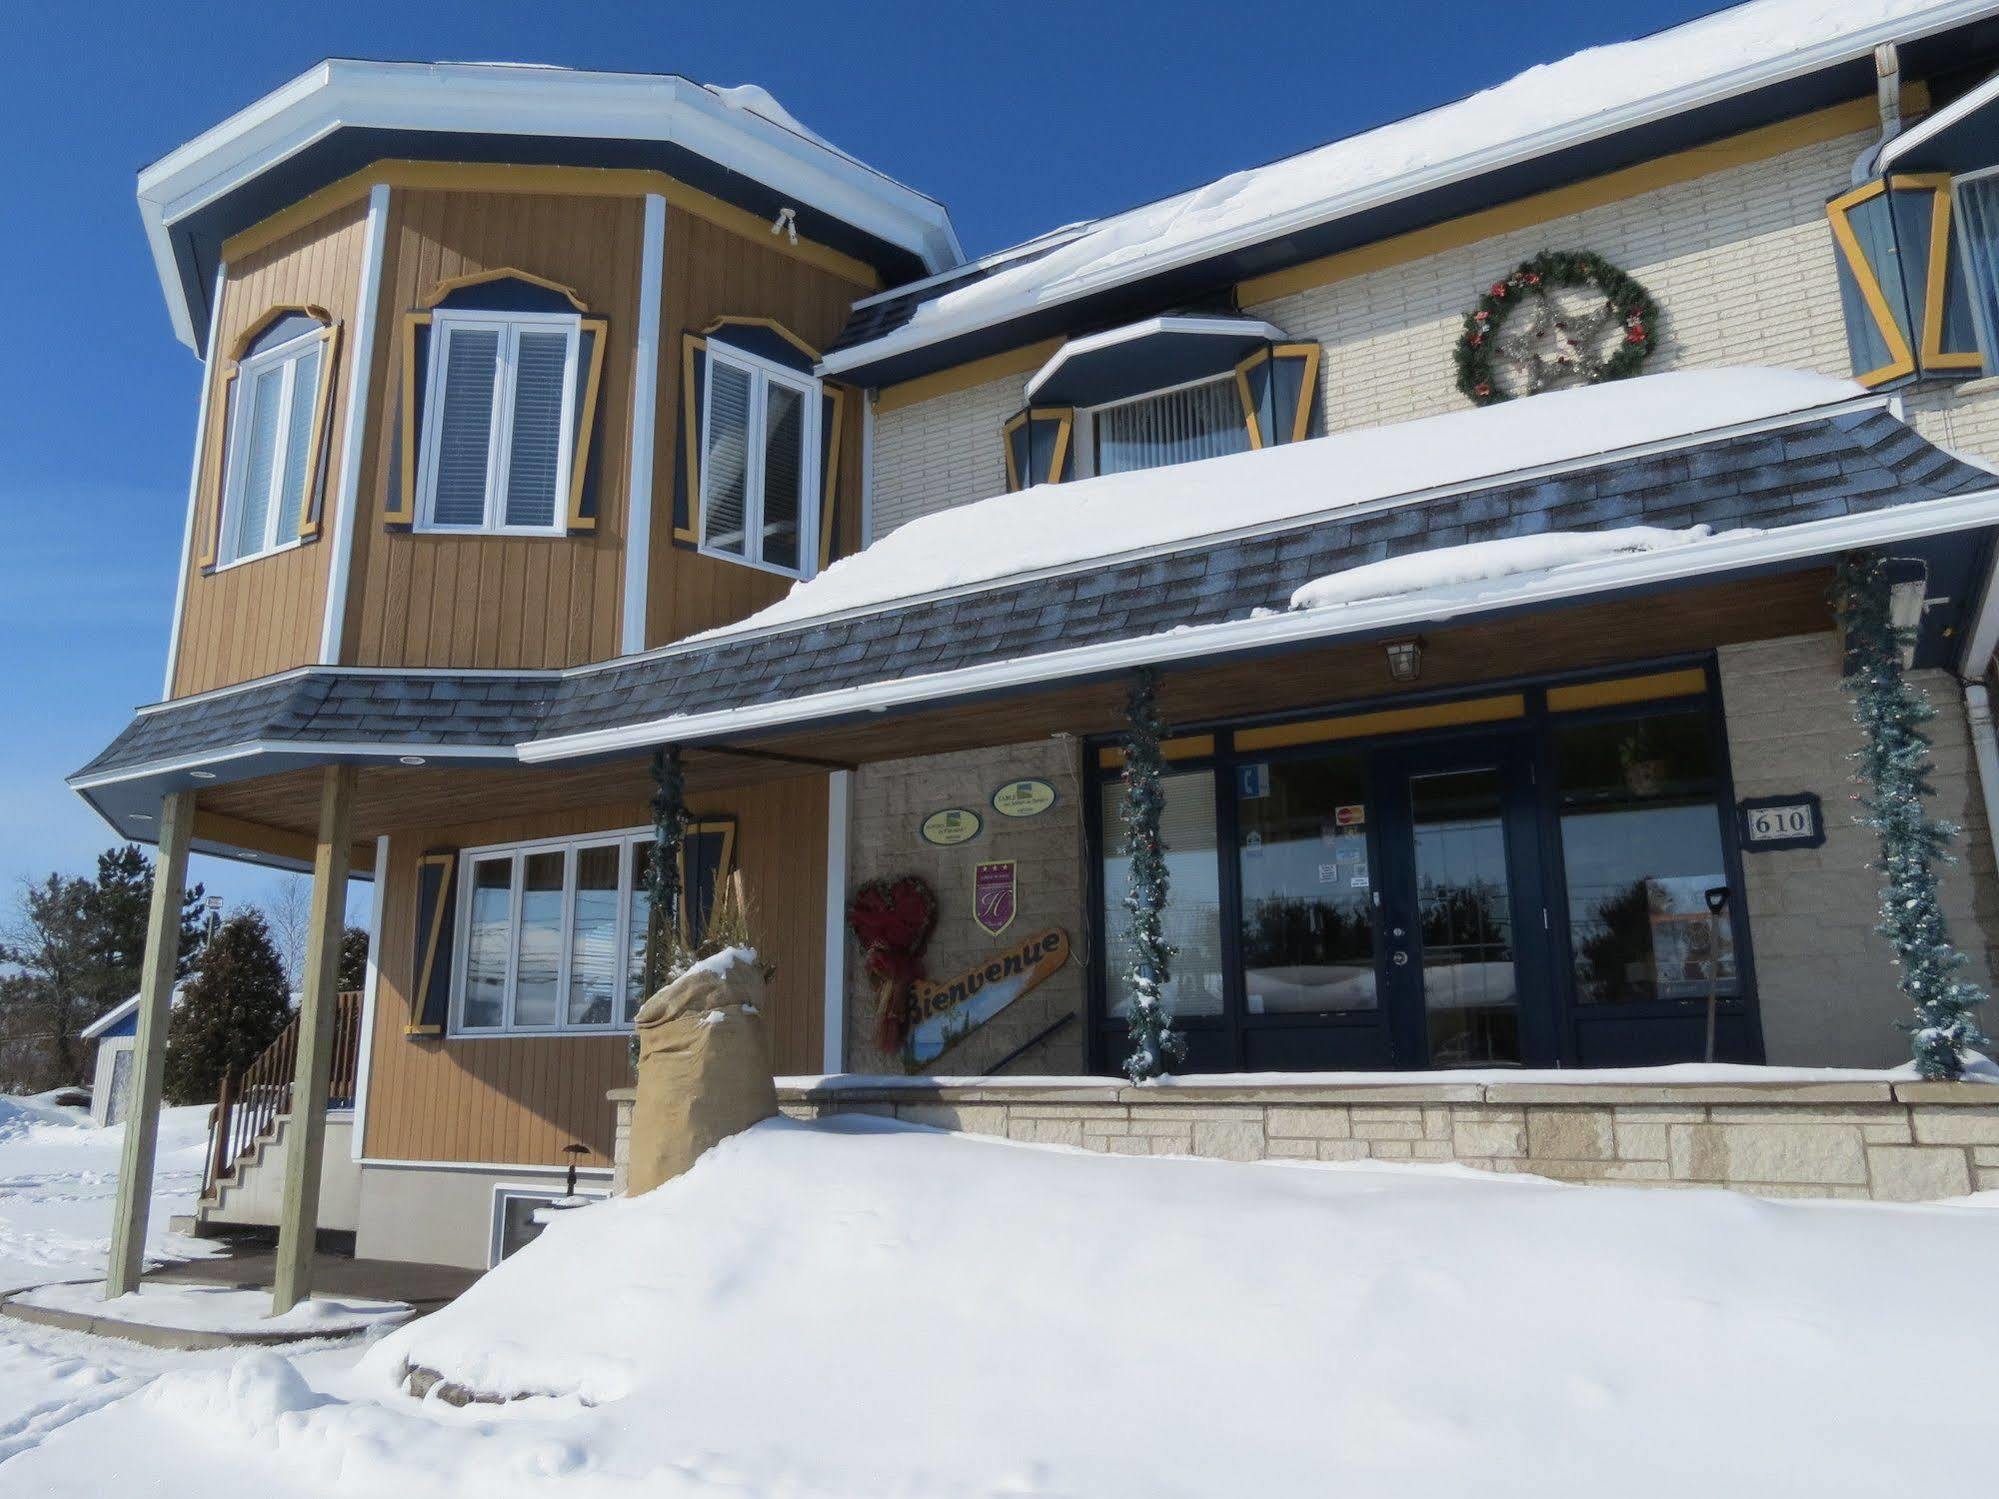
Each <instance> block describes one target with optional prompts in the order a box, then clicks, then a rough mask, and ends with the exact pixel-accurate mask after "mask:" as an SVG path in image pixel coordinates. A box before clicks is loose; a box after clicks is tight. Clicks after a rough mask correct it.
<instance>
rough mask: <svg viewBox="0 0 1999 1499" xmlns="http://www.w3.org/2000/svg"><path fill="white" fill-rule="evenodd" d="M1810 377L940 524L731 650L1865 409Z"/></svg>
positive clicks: (1411, 430) (1259, 458) (1038, 500)
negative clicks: (1666, 446)
mask: <svg viewBox="0 0 1999 1499" xmlns="http://www.w3.org/2000/svg"><path fill="white" fill-rule="evenodd" d="M1867 394H1868V393H1867V392H1866V391H1865V390H1864V389H1863V388H1862V387H1860V386H1859V385H1856V384H1854V383H1853V382H1852V381H1850V380H1835V379H1831V378H1829V377H1827V376H1824V375H1815V374H1809V373H1806V372H1803V371H1799V370H1769V369H1721V370H1680V371H1675V372H1673V373H1670V374H1663V375H1645V376H1641V377H1639V378H1637V379H1632V380H1623V381H1617V382H1614V383H1611V384H1606V385H1594V386H1587V387H1584V388H1581V389H1577V390H1568V391H1558V392H1553V393H1550V394H1547V395H1540V396H1534V397H1531V398H1529V399H1526V400H1518V401H1508V402H1504V403H1502V404H1500V405H1496V406H1486V407H1478V408H1474V409H1471V410H1467V411H1454V412H1449V413H1447V414H1445V415H1443V416H1431V417H1423V418H1421V419H1419V420H1416V421H1409V422H1397V423H1394V424H1392V425H1389V426H1383V427H1366V428H1362V429H1360V430H1359V431H1355V432H1341V433H1337V434H1335V435H1333V436H1330V437H1320V438H1315V439H1312V440H1310V441H1307V442H1299V443H1290V444H1287V445H1285V446H1282V447H1276V448H1267V449H1263V450H1261V451H1258V452H1249V453H1235V454H1231V455H1229V456H1228V457H1225V458H1208V459H1203V460H1202V461H1200V462H1197V463H1182V464H1176V465H1173V466H1172V467H1168V468H1153V469H1142V470H1139V471H1137V472H1134V473H1124V474H1107V475H1104V476H1102V477H1100V478H1095V479H1082V480H1078V481H1076V482H1073V483H1069V484H1043V485H1036V486H1035V487H1033V488H1031V489H1024V490H1021V491H1019V492H1017V493H1014V494H1005V495H995V496H994V497H993V498H991V499H987V500H980V501H977V502H976V503H974V504H970V505H961V506H958V507H956V508H955V509H951V510H940V511H938V512H936V513H934V514H931V515H926V516H924V517H922V518H921V519H919V520H914V521H911V522H910V523H909V524H907V525H905V526H902V527H900V528H899V529H897V530H895V531H892V532H890V533H889V534H888V535H887V536H885V537H883V538H882V539H881V540H879V541H877V542H875V543H874V544H873V545H872V546H870V547H868V548H867V549H866V550H864V551H861V552H857V553H855V554H854V555H853V556H851V557H847V558H843V559H842V560H841V561H838V562H835V563H834V564H833V565H832V566H831V567H829V568H827V569H826V571H825V572H823V573H821V574H820V575H819V576H818V577H817V578H814V579H813V580H811V581H810V582H807V583H799V584H797V585H795V586H794V587H793V588H792V590H791V592H789V593H788V594H786V595H785V596H784V597H783V598H782V599H780V600H778V601H777V602H776V603H775V604H772V605H770V606H769V607H768V608H765V609H761V610H759V611H758V612H757V613H755V614H752V615H751V616H749V617H748V618H747V619H744V620H741V621H739V622H737V623H735V624H732V625H725V626H723V627H722V628H720V629H717V630H711V631H709V632H707V634H706V635H703V636H697V637H694V638H696V639H712V638H721V637H724V636H729V635H736V634H742V633H746V632H751V631H758V630H765V629H769V628H771V627H772V626H777V625H786V624H793V623H796V622H798V621H801V620H807V619H813V618H817V617H821V616H826V615H834V614H846V613H853V612H857V611H861V610H866V609H872V608H879V607H881V606H882V605H885V604H891V603H896V602H899V601H904V600H910V599H915V598H921V597H925V596H930V595H935V594H938V593H944V592H948V591H951V590H954V589H961V588H969V587H973V586H976V585H984V584H991V583H995V582H998V581H1000V580H1002V579H1013V578H1022V577H1027V576H1030V575H1033V574H1038V573H1046V572H1051V571H1058V570H1060V569H1062V568H1066V567H1074V566H1078V565H1082V564H1093V563H1099V562H1103V561H1106V560H1109V559H1112V558H1117V557H1129V556H1133V555H1137V554H1142V553H1144V552H1146V551H1148V550H1152V549H1164V548H1169V547H1173V546H1178V545H1183V544H1185V543H1188V542H1191V541H1195V540H1197V539H1200V538H1204V537H1216V538H1219V537H1223V536H1229V535H1237V534H1243V533H1248V532H1255V531H1258V530H1263V529H1268V528H1270V527H1273V526H1278V525H1283V524H1287V523H1291V522H1295V521H1299V520H1304V519H1308V518H1310V517H1313V516H1318V515H1330V514H1335V513H1337V512H1339V511H1341V510H1344V509H1348V508H1350V507H1352V506H1355V505H1359V504H1363V503H1367V502H1370V501H1376V500H1384V499H1390V498H1393V497H1396V496H1402V495H1417V494H1423V493H1426V492H1430V491H1435V490H1439V489H1444V488H1448V487H1450V486H1454V485H1467V484H1475V483H1479V482H1483V481H1489V480H1492V479H1495V478H1498V477H1500V476H1502V475H1510V474H1520V473H1526V472H1531V471H1533V470H1537V469H1543V468H1547V467H1551V466H1560V465H1564V464H1573V463H1578V462H1582V461H1585V460H1587V461H1600V460H1601V459H1603V458H1604V457H1605V456H1606V455H1609V454H1613V453H1619V452H1626V451H1630V450H1633V449H1642V448H1645V447H1647V446H1649V445H1653V444H1661V443H1673V442H1678V441H1685V440H1688V439H1690V438H1693V437H1695V436H1699V435H1702V434H1708V433H1714V432H1719V431H1724V430H1727V429H1731V428H1737V427H1742V426H1746V425H1751V424H1754V423H1757V422H1766V421H1771V420H1773V419H1778V418H1787V417H1795V416H1797V415H1799V414H1800V413H1804V412H1809V411H1813V410H1816V409H1819V408H1823V407H1827V406H1837V405H1840V404H1842V403H1845V402H1849V401H1854V400H1857V399H1863V398H1866V397H1867Z"/></svg>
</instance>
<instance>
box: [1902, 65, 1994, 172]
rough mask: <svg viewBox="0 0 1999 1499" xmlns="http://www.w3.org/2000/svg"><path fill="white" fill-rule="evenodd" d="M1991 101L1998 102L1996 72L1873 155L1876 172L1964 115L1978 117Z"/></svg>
mask: <svg viewBox="0 0 1999 1499" xmlns="http://www.w3.org/2000/svg"><path fill="white" fill-rule="evenodd" d="M1994 99H1999V73H1995V74H1994V75H1993V76H1992V77H1990V78H1988V79H1986V80H1985V81H1984V82H1983V83H1981V84H1979V85H1978V87H1977V88H1975V89H1973V90H1972V91H1971V92H1970V93H1968V94H1966V95H1964V97H1963V98H1961V99H1957V100H1954V101H1952V102H1951V103H1950V104H1948V105H1946V106H1945V107H1944V108H1942V109H1940V110H1938V111H1937V112H1936V113H1935V114H1933V115H1931V116H1930V117H1929V118H1928V119H1927V120H1924V121H1923V122H1922V123H1921V124H1920V125H1915V126H1911V127H1910V128H1909V129H1908V130H1905V131H1903V132H1902V134H1900V135H1898V136H1896V137H1895V138H1894V139H1893V140H1891V141H1889V142H1888V143H1887V144H1886V145H1884V146H1882V147H1881V148H1880V150H1879V151H1878V152H1876V153H1875V173H1876V174H1878V173H1881V172H1885V171H1887V170H1888V169H1889V168H1890V167H1892V166H1893V165H1894V164H1895V163H1896V162H1897V161H1899V160H1901V159H1902V157H1904V156H1905V155H1907V154H1908V153H1909V152H1910V151H1913V150H1914V149H1915V148H1916V147H1917V146H1920V145H1921V144H1922V143H1923V142H1924V141H1926V140H1929V139H1931V138H1932V137H1934V136H1935V135H1937V134H1938V133H1939V132H1940V131H1944V130H1948V129H1949V128H1950V127H1951V126H1953V125H1955V124H1956V123H1957V122H1958V121H1959V120H1962V119H1964V118H1965V117H1966V116H1968V115H1974V114H1977V113H1978V111H1979V110H1981V109H1983V108H1985V107H1986V106H1987V105H1988V104H1990V103H1992V101H1993V100H1994Z"/></svg>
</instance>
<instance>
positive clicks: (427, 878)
mask: <svg viewBox="0 0 1999 1499" xmlns="http://www.w3.org/2000/svg"><path fill="white" fill-rule="evenodd" d="M457 893H458V851H457V850H456V849H431V850H430V851H428V852H427V853H425V854H424V856H423V857H422V858H420V859H418V860H417V866H416V951H415V954H414V957H415V961H414V962H413V963H412V964H411V965H410V974H411V979H410V1009H411V1013H412V1014H413V1015H414V1016H415V1017H416V1018H415V1019H414V1020H413V1021H412V1022H411V1024H410V1025H409V1027H408V1034H410V1035H412V1036H441V1035H443V1034H444V1030H445V1025H446V1023H447V1021H448V1019H449V1017H450V1014H451V958H452V947H453V945H454V942H455V939H456V937H457V932H458V922H457V920H456V919H455V917H456V913H455V911H454V910H453V905H454V902H455V900H456V898H457Z"/></svg>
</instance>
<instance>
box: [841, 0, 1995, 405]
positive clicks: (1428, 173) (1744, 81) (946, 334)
mask: <svg viewBox="0 0 1999 1499" xmlns="http://www.w3.org/2000/svg"><path fill="white" fill-rule="evenodd" d="M1995 11H1999V6H1994V5H1993V4H1991V3H1990V0H1950V3H1947V4H1942V5H1934V6H1930V7H1928V8H1927V9H1924V10H1920V11H1916V12H1914V13H1913V14H1909V15H1903V16H1890V17H1887V18H1885V19H1883V20H1880V21H1877V22H1875V23H1874V24H1873V25H1871V26H1865V27H1862V28H1860V29H1859V30H1857V31H1852V32H1848V33H1846V34H1845V35H1842V36H1839V37H1835V38H1833V39H1831V40H1829V41H1824V42H1820V43H1818V44H1817V45H1815V46H1810V47H1800V48H1797V49H1795V50H1793V51H1790V52H1786V53H1785V54H1784V55H1783V56H1781V57H1777V58H1770V59H1766V60H1764V61H1762V62H1759V63H1756V64H1754V65H1753V66H1750V67H1746V68H1738V69H1735V70H1734V71H1732V72H1728V73H1723V74H1719V75H1717V76H1716V77H1713V78H1708V79H1703V80H1702V81H1701V82H1699V83H1697V84H1690V85H1687V86H1685V87H1682V88H1677V89H1671V90H1668V91H1667V92H1665V93H1662V94H1655V95H1653V96H1652V97H1651V98H1648V99H1643V100H1640V101H1638V102H1637V103H1634V104H1627V105H1624V106H1622V107H1621V108H1617V109H1608V110H1601V111H1598V112H1596V113H1593V114H1591V115H1589V116H1587V117H1586V118H1584V119H1580V120H1573V121H1570V122H1568V123H1566V124H1563V125H1560V126H1556V127H1553V128H1551V129H1548V130H1542V131H1537V132H1535V133H1534V134H1532V135H1527V136H1521V137H1519V138H1517V139H1514V140H1508V141H1501V142H1498V143H1496V144H1494V145H1491V146H1487V147H1485V148H1483V149H1481V150H1477V151H1470V152H1467V153H1466V154H1464V155H1463V156H1459V157H1456V158H1454V159H1452V160H1450V161H1446V162H1440V163H1438V164H1437V165H1435V166H1431V167H1426V168H1424V169H1423V170H1421V171H1417V172H1410V173H1405V174H1402V175H1398V176H1395V177H1393V178H1391V179H1390V180H1389V181H1387V182H1385V183H1376V184H1370V185H1369V186H1367V187H1364V188H1362V189H1360V190H1358V191H1353V192H1339V193H1332V194H1329V195H1328V196H1326V197H1324V198H1318V199H1315V200H1313V201H1312V202H1310V203H1304V204H1300V205H1299V206H1298V207H1296V208H1293V209H1291V210H1290V211H1288V212H1286V213H1282V214H1274V215H1272V216H1271V217H1269V218H1267V219H1264V220H1261V221H1260V222H1258V223H1257V224H1256V225H1255V226H1254V227H1253V228H1236V229H1228V230H1222V231H1218V232H1217V233H1215V234H1213V235H1209V236H1206V237H1204V238H1201V239H1197V240H1193V241H1190V242H1188V243H1187V244H1185V245H1182V246H1178V247H1176V248H1174V249H1173V250H1171V251H1168V252H1165V253H1163V254H1160V255H1158V256H1156V257H1155V256H1143V257H1140V258H1137V259H1134V260H1128V261H1123V262H1120V263H1119V264H1117V265H1116V266H1113V267H1112V268H1110V269H1109V270H1106V271H1103V272H1101V273H1099V274H1097V275H1094V276H1090V277H1086V278H1083V279H1081V280H1078V281H1077V282H1076V283H1075V284H1073V285H1071V286H1069V287H1067V288H1065V289H1063V290H1061V291H1059V292H1058V291H1051V292H1046V293H1041V292H1037V293H1034V294H1033V296H1032V299H1031V300H1032V306H1033V308H1034V309H1036V310H1039V309H1043V308H1048V307H1054V306H1060V305H1061V304H1063V303H1066V302H1073V301H1075V300H1077V299H1078V298H1080V297H1086V296H1089V295H1091V294H1092V293H1094V292H1098V291H1102V290H1104V289H1106V288H1108V287H1113V286H1122V285H1124V284H1125V283H1126V282H1130V281H1136V280H1140V279H1142V278H1144V277H1147V276H1152V275H1157V274H1159V273H1161V272H1165V271H1170V270H1174V269H1177V268H1178V267H1181V266H1186V265H1192V264H1196V263H1198V262H1200V261H1203V260H1207V259H1209V258H1211V257H1213V256H1217V255H1226V254H1228V253H1230V252H1231V251H1234V250H1240V249H1244V248H1247V247H1248V246H1250V245H1256V244H1262V243H1263V242H1264V241H1266V240H1275V239H1281V238H1283V237H1284V236H1285V235H1286V234H1292V233H1296V232H1297V231H1298V230H1301V229H1306V228H1310V227H1312V226H1314V225H1318V224H1323V223H1329V222H1331V221H1333V220H1335V219H1342V218H1347V217H1349V216H1351V215H1353V214H1357V213H1363V212H1365V211H1367V210H1368V209H1371V208H1378V207H1381V206H1383V205H1384V204H1388V203H1394V202H1398V201H1400V200H1401V199H1404V198H1412V197H1416V196H1418V195H1419V194H1422V193H1425V192H1429V191H1431V190H1432V189H1435V188H1440V187H1448V186H1450V185H1451V184H1452V183H1456V182H1463V181H1467V180H1469V179H1472V178H1475V177H1481V176H1484V175H1486V174H1487V173H1490V172H1496V171H1500V170H1503V169H1505V168H1507V167H1511V166H1517V165H1519V164H1520V163H1523V162H1527V161H1532V160H1533V159H1534V158H1536V157H1538V156H1546V155H1549V154H1550V153H1553V152H1556V151H1562V150H1566V149H1568V148H1570V147H1572V146H1580V145H1586V144H1588V143H1589V142H1591V141H1596V140H1601V139H1603V138H1605V137H1606V136H1612V135H1616V134H1618V133H1620V132H1622V131H1625V130H1632V129H1636V128H1638V127H1640V126H1643V125H1649V124H1652V123H1654V122H1655V121H1658V120H1664V119H1670V118H1671V117H1672V116H1674V115H1676V114H1684V113H1686V112H1687V111H1688V110H1691V109H1698V108H1700V107H1702V106H1704V105H1709V104H1718V103H1721V102H1723V101H1725V100H1728V99H1733V98H1736V97H1738V96H1740V95H1742V94H1747V93H1753V92H1754V91H1756V90H1757V89H1761V88H1768V87H1771V86H1772V85H1774V84H1779V83H1785V82H1788V81H1790V80H1792V79H1796V78H1802V77H1804V76H1806V75H1808V74H1811V73H1815V72H1817V71H1818V70H1819V69H1821V68H1825V67H1830V66H1832V65H1834V64H1836V63H1841V62H1847V61H1850V60H1852V59H1854V58H1857V57H1866V56H1869V55H1871V54H1872V53H1873V51H1874V49H1875V48H1876V47H1877V46H1879V45H1881V44H1882V43H1883V42H1907V41H1912V40H1914V39H1916V38H1918V37H1922V36H1927V35H1930V34H1931V33H1933V32H1938V31H1946V30H1948V29H1949V28H1951V27H1952V26H1957V25H1961V24H1963V23H1965V22H1968V21H1974V20H1978V19H1980V18H1982V17H1985V16H1989V15H1992V14H1993V13H1995ZM1441 107H1442V108H1445V109H1448V108H1450V106H1449V105H1443V106H1441ZM1384 128H1386V127H1384ZM1912 133H1913V132H1912ZM1904 139H1906V137H1905V138H1904ZM1329 144H1330V143H1329ZM1200 190H1201V189H1200V188H1199V187H1195V188H1193V189H1191V190H1190V191H1192V192H1199V191H1200ZM1151 206H1153V205H1151V204H1144V205H1141V207H1151ZM1132 211H1134V212H1136V211H1138V210H1132ZM1118 217H1119V216H1117V215H1113V216H1111V217H1110V218H1106V219H1103V220H1100V221H1099V224H1098V227H1106V226H1109V225H1111V224H1114V223H1115V222H1116V221H1117V218H1118ZM1025 310H1027V309H1026V308H1025V307H1013V308H997V309H993V310H991V311H990V312H971V313H961V314H959V315H958V316H956V317H941V318H938V319H935V320H932V321H926V322H924V323H922V324H920V325H918V324H910V325H907V326H905V327H902V328H898V329H896V330H895V331H894V332H891V333H886V334H883V335H882V336H881V337H880V338H878V339H875V340H873V341H872V342H869V343H863V344H856V345H854V346H853V347H852V348H847V349H841V350H839V351H838V352H837V353H834V354H831V355H828V356H827V358H826V360H825V362H824V364H823V366H822V368H823V369H824V370H825V371H826V373H828V374H834V373H837V372H839V371H841V370H845V369H852V368H854V367H855V366H857V365H861V364H873V363H874V362H876V361H877V360H881V359H887V358H890V357H892V356H894V355H897V354H903V353H907V352H909V351H910V350H912V349H920V348H923V347H925V346H926V345H929V344H934V343H941V342H943V341H944V340H946V339H949V338H956V337H958V336H959V335H961V334H965V333H971V332H976V331H977V330H978V329H980V328H984V327H987V326H990V325H992V324H995V323H1001V322H1005V321H1007V320H1008V319H1009V318H1010V317H1013V316H1016V315H1018V313H1020V312H1022V311H1025Z"/></svg>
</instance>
